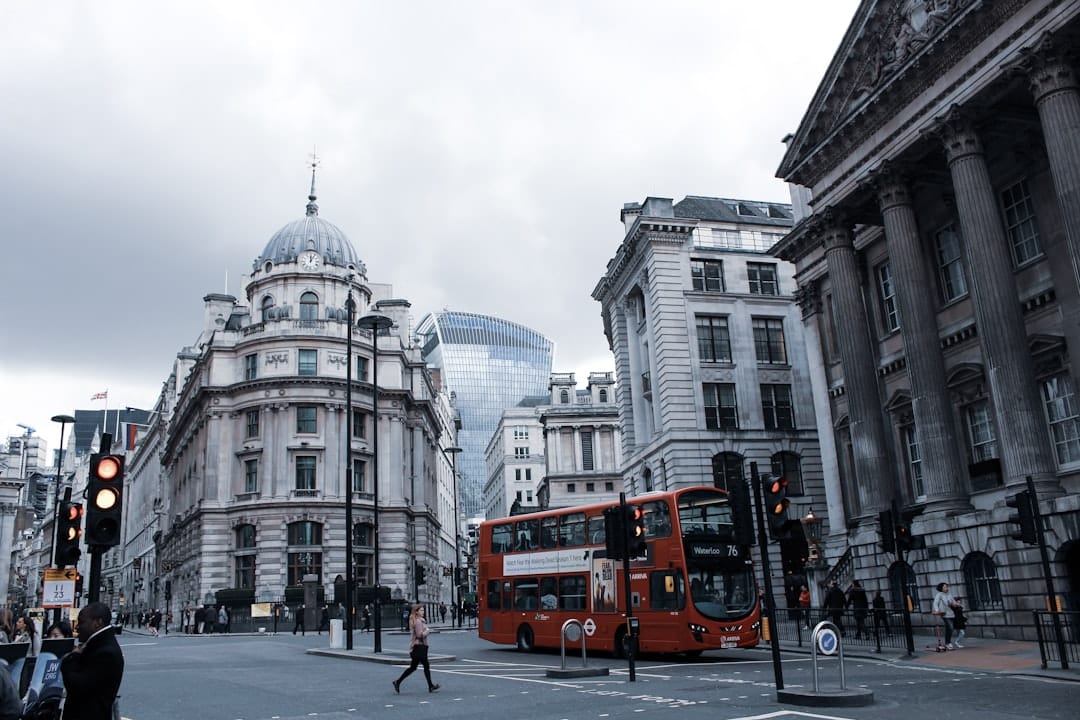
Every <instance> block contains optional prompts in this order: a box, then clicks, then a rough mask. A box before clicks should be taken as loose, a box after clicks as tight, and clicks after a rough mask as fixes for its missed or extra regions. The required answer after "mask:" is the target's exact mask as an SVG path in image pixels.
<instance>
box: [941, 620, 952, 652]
mask: <svg viewBox="0 0 1080 720" xmlns="http://www.w3.org/2000/svg"><path fill="white" fill-rule="evenodd" d="M941 624H942V625H944V626H945V644H946V645H948V644H949V643H951V642H952V630H953V628H952V618H951V617H949V616H948V615H942V616H941Z"/></svg>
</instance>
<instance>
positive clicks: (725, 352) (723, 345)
mask: <svg viewBox="0 0 1080 720" xmlns="http://www.w3.org/2000/svg"><path fill="white" fill-rule="evenodd" d="M696 324H697V340H698V354H699V355H701V361H702V362H725V363H729V362H731V335H730V333H729V332H728V321H727V318H726V317H716V316H713V315H698V316H697V318H696Z"/></svg>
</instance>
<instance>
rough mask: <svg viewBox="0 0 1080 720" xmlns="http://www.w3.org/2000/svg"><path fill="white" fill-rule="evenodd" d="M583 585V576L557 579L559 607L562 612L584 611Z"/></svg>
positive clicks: (584, 585)
mask: <svg viewBox="0 0 1080 720" xmlns="http://www.w3.org/2000/svg"><path fill="white" fill-rule="evenodd" d="M585 583H586V581H585V576H584V575H568V576H566V577H562V578H559V607H560V608H561V609H563V610H584V609H585V587H586V584H585Z"/></svg>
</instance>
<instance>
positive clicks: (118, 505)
mask: <svg viewBox="0 0 1080 720" xmlns="http://www.w3.org/2000/svg"><path fill="white" fill-rule="evenodd" d="M86 492H87V501H88V505H87V508H86V542H87V544H88V545H99V546H104V547H111V546H113V545H119V544H120V522H121V519H122V515H121V511H122V508H123V502H124V458H123V457H121V456H120V455H106V454H100V453H96V454H94V455H91V456H90V480H89V482H88V484H87V489H86Z"/></svg>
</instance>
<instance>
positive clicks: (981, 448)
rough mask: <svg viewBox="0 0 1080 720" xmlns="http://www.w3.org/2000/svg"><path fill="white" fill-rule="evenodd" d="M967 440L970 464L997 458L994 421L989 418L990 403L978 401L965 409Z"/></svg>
mask: <svg viewBox="0 0 1080 720" xmlns="http://www.w3.org/2000/svg"><path fill="white" fill-rule="evenodd" d="M966 415H967V428H968V440H969V442H970V443H971V462H973V463H977V462H982V461H984V460H990V459H993V458H996V457H997V438H996V437H995V436H994V420H993V418H992V417H990V401H989V400H980V401H979V402H977V403H973V404H971V405H968V407H967V413H966Z"/></svg>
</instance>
